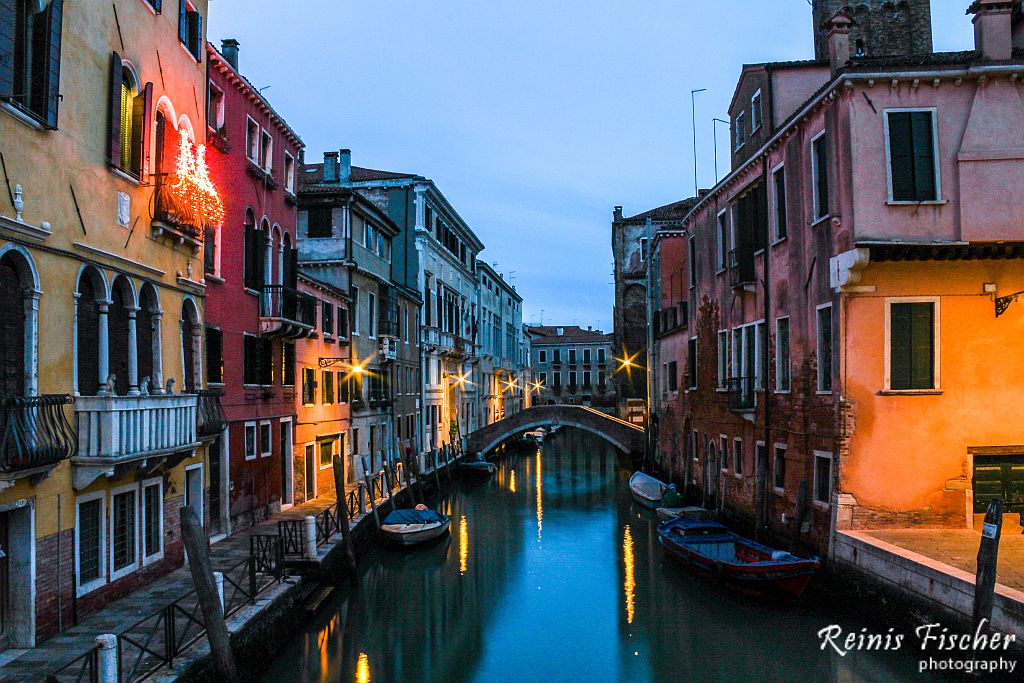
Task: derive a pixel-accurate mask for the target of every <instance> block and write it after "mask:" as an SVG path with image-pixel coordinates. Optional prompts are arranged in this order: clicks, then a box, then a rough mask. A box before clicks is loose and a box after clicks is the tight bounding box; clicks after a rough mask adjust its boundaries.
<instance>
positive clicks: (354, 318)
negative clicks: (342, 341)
mask: <svg viewBox="0 0 1024 683" xmlns="http://www.w3.org/2000/svg"><path fill="white" fill-rule="evenodd" d="M349 289H350V290H351V292H352V303H351V304H350V307H351V323H352V336H355V337H358V336H359V288H358V287H356V286H355V285H352V286H351V287H350V288H349Z"/></svg>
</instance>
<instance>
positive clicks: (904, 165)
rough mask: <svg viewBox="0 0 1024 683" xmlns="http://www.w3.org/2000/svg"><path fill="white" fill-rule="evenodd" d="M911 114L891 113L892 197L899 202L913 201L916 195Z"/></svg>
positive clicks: (890, 161) (890, 159) (890, 156)
mask: <svg viewBox="0 0 1024 683" xmlns="http://www.w3.org/2000/svg"><path fill="white" fill-rule="evenodd" d="M912 139H913V132H912V127H911V120H910V114H909V113H907V112H895V113H891V114H889V164H890V172H891V175H892V198H893V199H894V200H895V201H898V202H906V201H912V200H913V199H914V195H915V182H914V146H913V142H912Z"/></svg>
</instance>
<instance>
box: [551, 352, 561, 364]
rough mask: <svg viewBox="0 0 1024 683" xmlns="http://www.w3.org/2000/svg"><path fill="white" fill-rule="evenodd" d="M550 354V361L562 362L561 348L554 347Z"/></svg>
mask: <svg viewBox="0 0 1024 683" xmlns="http://www.w3.org/2000/svg"><path fill="white" fill-rule="evenodd" d="M551 354H552V355H551V362H552V363H561V362H562V349H554V350H553V351H552V352H551Z"/></svg>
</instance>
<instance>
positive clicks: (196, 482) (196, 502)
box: [185, 464, 206, 527]
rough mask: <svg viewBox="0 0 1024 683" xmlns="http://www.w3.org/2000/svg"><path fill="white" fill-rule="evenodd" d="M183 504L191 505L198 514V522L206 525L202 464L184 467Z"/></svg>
mask: <svg viewBox="0 0 1024 683" xmlns="http://www.w3.org/2000/svg"><path fill="white" fill-rule="evenodd" d="M185 506H186V507H192V509H194V510H195V511H196V514H197V515H199V523H200V524H202V525H203V526H204V527H205V526H206V511H205V505H204V500H203V466H202V465H201V464H199V465H189V466H188V467H186V468H185Z"/></svg>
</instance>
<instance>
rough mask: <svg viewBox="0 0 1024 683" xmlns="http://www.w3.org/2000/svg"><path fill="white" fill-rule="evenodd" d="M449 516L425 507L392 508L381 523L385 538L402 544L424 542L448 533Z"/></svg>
mask: <svg viewBox="0 0 1024 683" xmlns="http://www.w3.org/2000/svg"><path fill="white" fill-rule="evenodd" d="M451 521H452V519H451V517H449V516H448V515H442V514H441V513H439V512H435V511H433V510H428V509H426V508H422V509H420V508H419V507H418V508H417V509H415V510H394V511H393V512H392V513H391V514H389V515H388V516H387V517H386V518H385V519H384V521H383V523H381V525H380V531H381V533H382V534H383V535H384V537H385V538H388V539H390V540H392V541H394V542H395V543H400V544H402V545H415V544H417V543H426V542H427V541H432V540H434V539H435V538H438V537H439V536H443V535H444V534H446V533H448V527H449V526H450V525H451Z"/></svg>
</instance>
